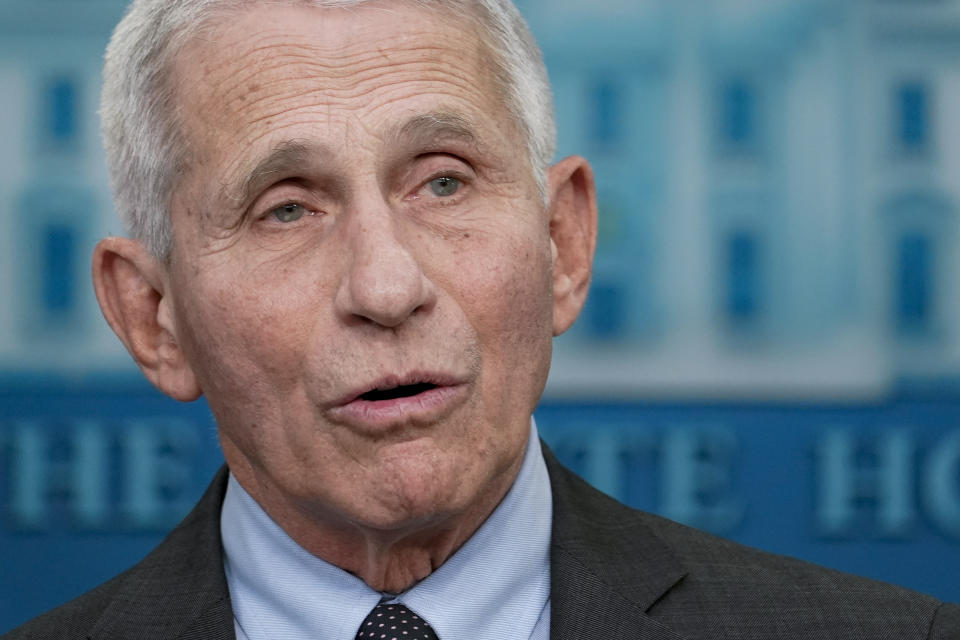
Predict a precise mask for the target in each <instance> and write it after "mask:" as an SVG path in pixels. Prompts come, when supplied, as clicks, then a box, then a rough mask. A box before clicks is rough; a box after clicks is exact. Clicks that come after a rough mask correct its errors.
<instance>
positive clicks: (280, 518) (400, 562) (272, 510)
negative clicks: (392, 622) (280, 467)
mask: <svg viewBox="0 0 960 640" xmlns="http://www.w3.org/2000/svg"><path fill="white" fill-rule="evenodd" d="M522 461H523V456H522V455H521V456H520V457H519V458H518V460H517V461H516V463H515V464H514V465H512V466H511V468H510V469H508V470H507V472H506V473H502V474H500V476H499V478H498V481H497V482H496V484H495V485H493V486H491V488H490V490H488V491H485V492H483V494H482V495H481V497H480V498H479V499H478V500H477V501H476V502H475V503H474V504H472V505H470V506H469V507H468V508H467V509H464V510H462V511H458V512H455V513H442V514H434V515H432V516H430V517H427V518H423V519H419V520H417V521H415V522H412V523H407V524H401V525H399V526H396V527H391V528H386V529H384V528H375V527H370V526H365V525H363V524H359V523H355V522H349V521H344V520H342V519H338V518H335V517H331V514H330V513H329V512H325V511H324V510H323V509H322V508H311V507H310V506H301V505H295V504H293V503H291V502H290V501H287V500H283V499H280V496H279V495H278V493H277V492H276V491H274V490H271V488H270V487H267V486H264V484H263V483H262V482H257V479H256V477H255V476H254V475H253V473H252V472H251V470H250V468H249V467H247V466H246V465H244V464H240V465H238V466H236V467H235V466H234V465H233V464H231V465H230V468H231V472H232V473H233V474H234V476H235V477H236V478H237V481H238V482H239V483H240V485H241V486H243V488H244V489H245V490H246V491H247V493H249V494H250V496H251V497H252V498H253V499H254V500H256V501H257V503H259V504H260V506H261V507H262V508H263V509H264V511H266V512H267V514H268V515H269V516H270V518H271V519H272V520H273V521H274V522H276V523H277V524H278V525H279V526H280V527H281V528H282V529H283V530H284V531H285V532H286V533H287V535H289V536H290V537H291V538H292V539H293V540H294V541H295V542H296V543H297V544H299V545H300V546H301V547H303V548H304V549H306V550H307V551H308V552H310V553H311V554H313V555H315V556H317V557H318V558H321V559H322V560H325V561H326V562H329V563H330V564H332V565H334V566H337V567H339V568H341V569H343V570H344V571H348V572H350V573H352V574H354V575H356V576H357V577H358V578H360V579H361V580H363V581H364V582H365V583H366V584H367V585H368V586H369V587H370V588H371V589H374V590H376V591H380V592H385V593H401V592H403V591H406V590H407V589H409V588H411V587H412V586H413V585H415V584H416V583H417V582H419V581H421V580H423V579H424V578H426V577H427V576H428V575H430V574H431V573H433V571H435V570H436V569H437V568H438V567H440V565H442V564H443V563H444V562H446V560H447V559H448V558H449V557H450V556H452V555H453V554H454V553H456V551H457V550H458V549H459V548H460V547H461V546H463V544H464V543H465V542H466V541H467V540H469V539H470V537H471V536H472V535H473V534H474V533H475V532H476V530H477V529H479V528H480V526H481V525H482V524H483V523H484V521H485V520H486V519H487V518H488V517H489V516H490V514H491V513H493V511H494V509H496V507H497V505H498V504H499V503H500V501H501V500H502V499H503V497H504V496H505V495H506V493H507V491H509V489H510V487H511V486H512V485H513V482H514V480H515V479H516V477H517V475H518V473H519V471H520V466H521V464H522Z"/></svg>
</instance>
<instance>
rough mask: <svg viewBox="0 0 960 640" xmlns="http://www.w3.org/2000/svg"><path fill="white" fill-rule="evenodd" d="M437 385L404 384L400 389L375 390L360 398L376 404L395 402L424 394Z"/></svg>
mask: <svg viewBox="0 0 960 640" xmlns="http://www.w3.org/2000/svg"><path fill="white" fill-rule="evenodd" d="M435 386H436V385H434V384H430V383H428V382H417V383H415V384H404V385H400V386H399V387H392V388H390V389H374V390H373V391H367V392H366V393H365V394H363V395H362V396H360V399H361V400H367V401H370V402H376V401H378V400H395V399H396V398H409V397H410V396H415V395H417V394H418V393H423V392H424V391H429V390H430V389H433V388H434V387H435Z"/></svg>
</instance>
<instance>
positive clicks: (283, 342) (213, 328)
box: [178, 267, 312, 399]
mask: <svg viewBox="0 0 960 640" xmlns="http://www.w3.org/2000/svg"><path fill="white" fill-rule="evenodd" d="M262 276H263V273H262V272H260V271H259V270H250V271H247V270H243V269H238V268H234V267H230V268H216V269H206V270H205V272H204V277H202V278H199V277H198V278H195V279H194V280H193V281H192V282H191V283H190V288H189V289H186V290H187V291H189V294H188V295H187V296H186V298H185V299H184V300H183V301H182V304H181V305H179V307H180V309H179V314H178V315H179V316H180V318H181V320H182V322H178V332H179V333H180V334H181V335H182V338H183V342H184V344H183V347H184V349H185V351H186V352H187V356H188V359H189V360H190V363H191V365H192V366H193V367H194V369H195V372H196V373H197V376H198V378H199V379H200V382H201V384H202V385H203V388H204V389H205V390H206V391H207V396H208V399H214V398H220V397H226V398H231V397H236V395H237V394H243V396H244V397H246V398H256V397H258V396H260V395H261V394H276V393H277V392H278V388H281V387H285V388H289V385H288V384H286V383H285V381H287V382H289V380H290V379H292V378H293V377H294V376H295V372H296V371H297V366H298V365H297V354H298V353H300V352H302V350H301V349H299V347H300V346H302V345H301V343H302V341H303V339H304V338H303V336H304V335H306V333H307V331H308V326H307V321H308V320H310V316H311V315H312V314H304V313H303V309H302V308H305V307H306V306H307V304H308V300H309V296H308V295H292V294H291V293H292V292H294V293H295V292H298V291H301V292H302V290H303V287H304V286H305V285H299V284H298V283H295V282H291V281H290V274H287V273H284V272H282V271H281V272H278V273H276V277H272V278H263V277H262ZM288 285H289V286H288ZM181 290H184V289H181ZM181 328H182V329H183V331H180V329H181ZM211 392H212V393H211Z"/></svg>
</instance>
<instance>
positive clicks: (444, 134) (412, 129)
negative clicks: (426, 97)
mask: <svg viewBox="0 0 960 640" xmlns="http://www.w3.org/2000/svg"><path fill="white" fill-rule="evenodd" d="M474 131H475V127H474V125H473V123H472V122H471V121H470V120H469V119H468V118H466V117H465V116H463V115H461V114H459V113H453V112H448V111H433V112H430V113H424V114H419V115H416V116H413V117H412V118H410V119H409V120H407V121H406V122H404V123H403V124H402V125H401V126H400V127H398V128H397V129H395V130H394V131H393V132H392V134H391V135H390V138H391V139H392V140H393V141H395V142H400V141H403V142H405V143H407V144H410V143H413V144H415V145H417V144H419V145H427V144H429V143H431V142H434V141H436V140H457V141H460V142H464V143H467V144H469V145H471V146H477V143H478V140H477V135H476V134H475V133H474Z"/></svg>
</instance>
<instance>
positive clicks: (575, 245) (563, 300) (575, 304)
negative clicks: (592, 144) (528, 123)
mask: <svg viewBox="0 0 960 640" xmlns="http://www.w3.org/2000/svg"><path fill="white" fill-rule="evenodd" d="M548 180H549V185H550V249H551V251H552V252H553V335H555V336H558V335H560V334H561V333H563V332H564V331H566V330H567V329H569V328H570V325H572V324H573V321H574V320H576V319H577V316H578V315H579V314H580V309H582V308H583V303H584V301H585V300H586V298H587V289H589V287H590V273H591V270H592V268H593V252H594V249H595V248H596V244H597V192H596V187H595V185H594V181H593V170H592V169H591V168H590V165H589V164H588V163H587V161H586V160H585V159H583V158H581V157H579V156H570V157H568V158H564V159H563V160H561V161H560V162H558V163H557V164H555V165H553V166H552V167H550V170H549V173H548Z"/></svg>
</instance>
